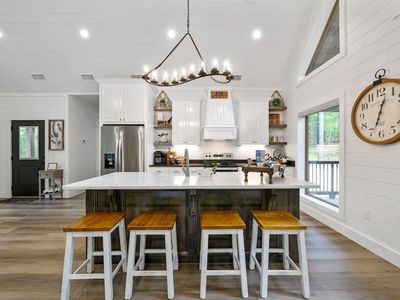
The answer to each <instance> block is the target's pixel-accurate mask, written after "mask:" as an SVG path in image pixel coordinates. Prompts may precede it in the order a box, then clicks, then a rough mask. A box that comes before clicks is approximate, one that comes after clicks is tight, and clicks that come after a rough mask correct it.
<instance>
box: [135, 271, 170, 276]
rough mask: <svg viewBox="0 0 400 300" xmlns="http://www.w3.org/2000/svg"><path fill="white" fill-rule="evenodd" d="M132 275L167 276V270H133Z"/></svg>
mask: <svg viewBox="0 0 400 300" xmlns="http://www.w3.org/2000/svg"><path fill="white" fill-rule="evenodd" d="M132 276H133V277H135V276H167V271H134V272H133V274H132Z"/></svg>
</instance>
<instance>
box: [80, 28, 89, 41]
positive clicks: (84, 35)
mask: <svg viewBox="0 0 400 300" xmlns="http://www.w3.org/2000/svg"><path fill="white" fill-rule="evenodd" d="M79 34H80V35H81V37H82V38H84V39H87V38H88V37H89V31H88V30H87V29H81V30H80V31H79Z"/></svg>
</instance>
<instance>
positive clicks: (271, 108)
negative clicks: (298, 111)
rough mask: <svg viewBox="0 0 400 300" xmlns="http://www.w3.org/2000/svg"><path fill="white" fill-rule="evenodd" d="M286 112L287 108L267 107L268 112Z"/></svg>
mask: <svg viewBox="0 0 400 300" xmlns="http://www.w3.org/2000/svg"><path fill="white" fill-rule="evenodd" d="M285 110H287V106H283V107H271V106H270V107H269V111H285Z"/></svg>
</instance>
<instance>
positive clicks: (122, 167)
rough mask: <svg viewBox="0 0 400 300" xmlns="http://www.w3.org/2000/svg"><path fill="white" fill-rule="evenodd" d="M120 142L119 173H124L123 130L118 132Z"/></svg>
mask: <svg viewBox="0 0 400 300" xmlns="http://www.w3.org/2000/svg"><path fill="white" fill-rule="evenodd" d="M119 138H120V141H121V144H120V145H121V146H120V153H121V155H120V157H121V166H120V167H121V171H120V172H125V157H124V153H125V152H124V150H125V149H124V148H125V147H124V144H125V142H124V130H121V131H120V137H119Z"/></svg>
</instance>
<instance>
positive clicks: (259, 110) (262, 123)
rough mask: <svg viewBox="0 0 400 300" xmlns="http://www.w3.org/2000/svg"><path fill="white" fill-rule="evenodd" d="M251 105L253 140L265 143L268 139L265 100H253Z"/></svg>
mask: <svg viewBox="0 0 400 300" xmlns="http://www.w3.org/2000/svg"><path fill="white" fill-rule="evenodd" d="M252 106H253V109H254V122H255V124H254V127H255V128H254V132H255V136H254V139H255V142H256V143H257V144H261V145H266V144H268V139H269V137H268V112H267V104H266V103H265V102H255V103H254V104H253V105H252Z"/></svg>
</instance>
